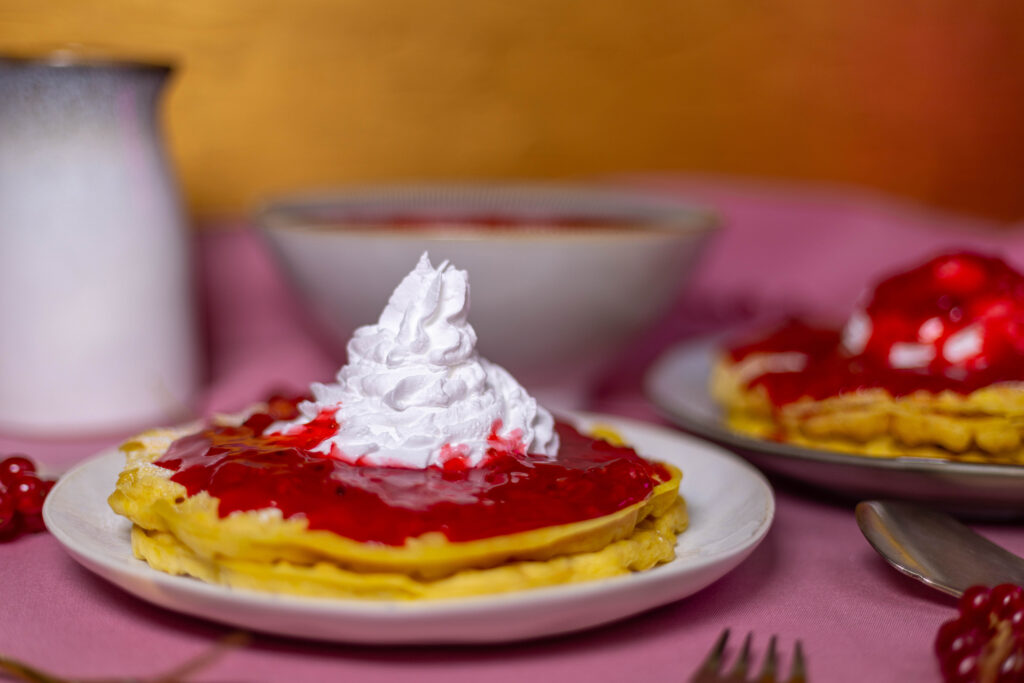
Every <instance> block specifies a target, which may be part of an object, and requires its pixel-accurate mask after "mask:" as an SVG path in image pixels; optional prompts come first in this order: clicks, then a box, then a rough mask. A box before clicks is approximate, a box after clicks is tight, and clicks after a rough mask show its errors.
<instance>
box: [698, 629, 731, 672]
mask: <svg viewBox="0 0 1024 683" xmlns="http://www.w3.org/2000/svg"><path fill="white" fill-rule="evenodd" d="M728 640H729V629H725V630H724V631H722V635H720V636H718V640H717V641H715V645H714V647H712V648H711V652H709V653H708V656H707V659H705V660H704V663H703V664H701V665H700V668H699V669H697V672H696V674H695V676H694V678H693V680H694V681H697V680H700V679H699V677H700V676H705V677H707V676H709V675H715V674H717V673H718V669H719V668H721V666H722V655H724V654H725V643H726V641H728Z"/></svg>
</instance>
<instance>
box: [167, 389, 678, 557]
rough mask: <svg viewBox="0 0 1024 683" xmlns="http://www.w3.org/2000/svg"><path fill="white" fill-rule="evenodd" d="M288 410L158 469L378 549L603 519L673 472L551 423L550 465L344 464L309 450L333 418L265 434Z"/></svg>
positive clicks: (276, 406) (233, 503) (276, 404)
mask: <svg viewBox="0 0 1024 683" xmlns="http://www.w3.org/2000/svg"><path fill="white" fill-rule="evenodd" d="M295 415H296V411H295V402H294V401H289V400H286V399H275V400H274V401H271V404H270V409H269V410H268V412H267V413H259V414H256V415H253V416H252V417H251V418H249V419H248V420H247V421H246V422H245V424H243V425H242V426H239V427H226V426H209V427H207V428H205V429H203V430H202V431H200V432H198V433H196V434H192V435H189V436H185V437H182V438H180V439H178V440H177V441H175V442H174V443H173V444H171V446H170V448H168V450H167V452H166V453H165V454H164V455H163V456H162V457H161V458H160V459H159V460H157V461H156V464H157V465H160V466H161V467H165V468H167V469H169V470H171V471H173V472H174V474H173V475H172V476H171V479H172V480H173V481H176V482H178V483H179V484H181V485H183V486H184V487H185V489H186V490H187V491H188V495H190V496H192V495H195V494H196V493H198V492H200V491H207V492H208V493H210V495H212V496H215V497H216V498H218V499H220V503H219V507H218V514H219V515H220V516H221V517H226V516H227V515H229V514H231V513H232V512H235V511H236V510H237V511H247V510H259V509H263V508H277V509H279V510H281V512H282V514H283V515H284V517H285V518H292V517H305V518H306V519H307V520H309V528H310V529H322V530H325V531H332V532H334V533H336V534H339V535H341V536H345V537H347V538H351V539H353V540H356V541H360V542H371V543H382V544H386V545H402V544H403V543H404V542H405V541H406V539H408V538H415V537H417V536H420V535H422V534H424V533H428V532H435V531H436V532H441V533H443V534H444V535H445V536H446V537H447V538H448V539H449V540H451V541H471V540H475V539H481V538H488V537H492V536H499V535H504V534H511V533H516V532H520V531H528V530H530V529H537V528H541V527H546V526H552V525H557V524H567V523H570V522H577V521H581V520H585V519H591V518H595V517H600V516H603V515H607V514H611V513H613V512H615V511H617V510H621V509H622V508H625V507H628V506H630V505H632V504H634V503H637V502H640V501H642V500H644V499H646V498H647V497H648V496H649V495H650V493H651V491H652V490H653V488H654V487H655V486H657V485H658V484H659V483H661V482H663V481H667V480H668V479H669V477H670V475H669V473H668V471H667V470H666V469H665V468H664V467H663V466H662V465H659V464H656V463H651V462H648V461H646V460H644V459H643V458H641V457H640V456H639V455H637V454H636V452H635V451H633V449H631V448H625V447H619V446H613V445H611V444H609V443H607V442H605V441H600V440H595V439H591V438H589V437H586V436H583V435H581V434H580V433H579V432H577V431H576V430H575V429H573V428H572V427H570V426H569V425H567V424H564V423H558V424H557V425H556V428H557V431H558V435H559V438H560V439H561V446H560V448H559V453H558V457H557V459H554V460H551V459H548V458H547V457H546V456H542V455H527V454H521V453H517V452H515V451H506V450H498V449H491V451H489V456H490V457H489V458H488V460H487V462H486V463H485V464H484V465H483V466H480V467H466V466H465V463H464V461H463V460H462V459H461V458H458V457H456V458H452V459H449V460H448V461H447V462H446V463H445V464H444V465H443V466H440V467H438V466H432V467H428V468H426V469H409V468H400V467H381V466H370V465H359V464H351V463H348V462H346V461H344V460H340V459H336V458H331V457H326V456H324V455H322V454H319V453H313V452H311V451H310V449H311V448H314V447H315V446H316V445H317V444H319V443H320V442H322V441H323V440H325V439H326V438H328V437H329V436H330V435H331V434H332V433H333V431H334V429H335V427H336V423H335V422H334V417H333V415H332V414H330V413H323V414H321V415H320V416H319V417H318V418H317V419H316V420H315V421H314V422H313V423H311V425H310V427H309V428H308V429H305V430H302V431H300V432H299V433H297V434H290V435H288V436H280V435H264V434H263V432H264V431H265V430H266V428H267V427H268V426H269V425H270V424H271V423H272V422H274V421H276V420H285V419H291V418H293V417H295Z"/></svg>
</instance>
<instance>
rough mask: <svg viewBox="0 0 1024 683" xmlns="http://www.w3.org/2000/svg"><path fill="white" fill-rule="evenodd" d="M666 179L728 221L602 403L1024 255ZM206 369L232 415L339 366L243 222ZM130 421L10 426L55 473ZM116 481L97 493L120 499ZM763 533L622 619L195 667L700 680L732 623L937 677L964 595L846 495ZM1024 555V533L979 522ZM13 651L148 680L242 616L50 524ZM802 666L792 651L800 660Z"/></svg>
mask: <svg viewBox="0 0 1024 683" xmlns="http://www.w3.org/2000/svg"><path fill="white" fill-rule="evenodd" d="M629 182H631V183H632V184H634V185H642V186H643V187H645V188H648V189H650V190H652V191H657V192H670V193H683V194H685V195H686V196H690V197H693V198H694V199H695V200H697V201H700V202H703V203H705V204H708V205H710V206H714V207H715V208H717V209H718V210H719V211H720V213H721V214H722V216H723V219H724V221H723V223H724V227H723V230H722V231H721V234H720V235H719V236H718V238H717V239H716V241H715V242H714V243H713V244H712V245H711V247H710V249H709V252H708V254H707V258H706V259H705V260H704V261H703V263H702V265H701V267H700V269H699V272H698V273H697V274H696V276H695V278H694V281H693V283H692V286H691V288H690V289H689V291H688V293H687V294H686V295H683V296H681V297H680V299H679V301H678V302H677V304H676V306H675V308H674V310H673V311H672V313H671V314H670V315H669V316H666V318H665V319H664V320H663V321H662V322H661V323H659V324H658V325H657V326H655V327H654V329H652V330H651V332H650V334H648V335H646V336H645V337H644V338H643V339H640V340H637V343H636V344H635V345H634V346H633V347H631V349H630V350H628V351H627V352H626V353H624V354H623V356H622V358H621V359H620V361H619V362H618V363H617V364H616V367H617V370H616V371H615V372H613V373H610V374H609V375H608V376H607V377H606V378H605V380H604V381H603V382H602V383H600V385H599V387H598V390H597V393H596V394H595V398H594V405H593V406H592V407H593V408H595V409H598V410H604V411H607V412H616V413H622V414H627V415H631V416H633V417H639V418H643V419H651V420H654V419H656V418H655V417H654V413H653V411H652V410H651V407H650V406H649V405H647V403H646V402H645V401H644V399H643V397H642V395H641V394H640V393H639V378H640V376H641V373H642V370H643V368H644V367H645V365H646V364H647V363H649V362H650V360H651V359H653V357H654V356H655V355H656V354H657V353H658V352H659V351H660V350H662V349H664V348H666V347H667V346H668V345H670V344H672V343H674V342H676V341H679V340H682V339H685V338H687V337H689V336H692V335H694V334H697V333H700V332H703V331H709V330H714V329H718V328H720V327H722V326H724V325H726V324H729V323H734V322H737V321H743V320H749V319H754V318H760V317H761V316H762V315H770V314H771V313H773V312H777V311H779V310H781V309H783V308H787V309H788V308H795V309H800V310H804V311H809V312H815V313H822V314H827V315H841V314H842V312H843V311H844V310H845V309H846V308H848V306H849V305H850V303H851V302H852V301H853V299H854V298H855V297H856V295H857V293H858V291H859V290H860V287H861V283H863V282H864V281H865V280H866V279H869V278H871V277H873V276H875V275H877V274H878V273H879V272H882V271H884V270H887V269H891V268H892V267H894V266H899V265H902V264H904V263H906V262H908V261H913V260H915V259H916V258H918V257H919V256H921V255H924V254H927V253H931V252H933V251H935V250H936V249H937V248H939V247H940V246H942V245H947V244H957V245H970V246H974V247H978V248H988V249H999V250H1001V251H1003V252H1004V253H1006V254H1008V255H1009V256H1010V258H1011V259H1012V260H1013V261H1014V262H1015V263H1016V264H1017V265H1024V236H1021V235H1020V234H1019V233H1014V232H1002V233H999V234H994V233H990V232H987V231H986V230H985V227H986V226H984V225H981V224H979V223H977V222H972V221H968V220H965V219H956V218H951V217H947V216H941V215H935V214H930V213H928V212H924V211H919V210H916V209H914V208H912V207H907V206H903V205H899V204H896V203H893V202H889V201H886V200H884V199H881V198H878V197H873V196H863V195H852V194H843V193H840V192H835V191H829V192H824V191H808V190H804V191H797V190H795V189H788V188H778V187H766V186H756V185H742V184H737V183H734V182H723V181H711V180H699V181H695V180H692V179H690V180H684V179H671V178H634V179H630V181H629ZM200 255H201V266H202V268H201V271H202V273H203V276H204V277H203V280H204V281H203V288H202V289H203V292H204V293H205V302H206V309H205V312H206V316H205V317H206V320H207V327H208V330H209V339H208V342H209V349H210V359H211V362H210V383H209V387H208V390H207V391H206V393H205V395H204V396H203V397H202V402H201V405H200V406H199V409H200V411H202V412H208V411H211V410H235V409H237V408H240V407H242V406H244V405H246V404H248V403H250V402H252V401H253V400H256V399H258V398H260V397H262V396H265V395H266V394H267V393H268V392H269V391H271V390H272V389H274V388H277V387H282V386H284V387H292V388H301V387H304V386H305V385H306V384H307V383H308V382H309V381H311V380H314V379H324V378H327V377H330V376H331V375H332V374H333V372H334V370H335V369H336V368H335V365H336V363H335V362H334V361H333V360H332V359H331V358H329V357H328V356H327V355H326V354H325V352H324V351H323V350H321V349H320V347H319V346H318V345H317V344H316V343H315V342H314V341H312V339H311V338H310V337H309V336H308V335H307V334H306V332H305V331H304V328H303V326H302V324H301V319H300V315H299V314H298V312H297V307H296V304H295V302H294V301H293V300H292V299H291V297H290V295H289V294H288V293H287V292H286V291H285V289H284V287H283V286H282V283H281V281H280V279H279V277H278V275H277V273H276V271H275V270H274V268H273V266H272V264H271V263H270V261H269V259H268V256H267V254H266V252H265V251H264V249H263V246H262V244H261V243H260V242H259V240H258V239H256V238H255V236H254V235H253V234H252V233H251V232H249V231H247V230H244V229H225V230H220V231H215V232H212V233H207V234H204V235H203V237H202V238H201V240H200ZM117 440H118V435H110V436H109V437H106V438H92V439H88V440H81V441H64V442H33V441H26V440H23V439H17V438H14V437H10V436H7V437H0V452H10V451H12V450H24V451H26V452H29V453H31V454H32V455H33V456H35V457H36V458H37V459H39V460H40V461H42V462H43V463H44V465H45V466H46V467H47V468H49V469H50V470H53V471H59V470H61V469H64V468H66V467H67V466H69V465H71V464H73V463H74V462H77V461H79V460H81V459H83V458H85V457H87V456H89V455H91V454H93V453H95V452H98V451H99V450H101V449H103V448H105V447H107V446H110V445H112V444H114V443H116V442H117ZM106 494H107V492H105V491H104V492H97V495H104V496H105V495H106ZM777 504H778V509H777V516H776V520H775V524H774V527H773V528H772V530H771V532H770V533H769V535H768V537H767V538H766V540H765V541H764V543H763V544H762V545H761V546H760V547H759V548H758V549H757V550H756V551H755V552H754V553H753V555H752V556H751V557H750V558H749V559H748V560H747V561H746V562H745V563H744V564H742V565H741V566H740V567H739V568H737V569H736V570H735V571H733V572H732V573H730V574H729V575H727V576H726V577H724V578H723V579H721V580H719V581H718V582H717V583H715V584H714V585H712V586H710V587H709V588H707V589H705V590H703V591H701V592H700V593H698V594H696V595H694V596H692V597H690V598H687V599H685V600H681V601H679V602H676V603H673V604H670V605H667V606H664V607H661V608H659V609H656V610H653V611H651V612H648V613H646V614H642V615H640V616H637V617H634V618H631V619H628V620H626V621H622V622H619V623H616V624H612V625H609V626H605V627H602V628H598V629H595V630H590V631H586V632H582V633H579V634H575V635H569V636H564V637H559V638H549V639H545V640H542V641H534V642H526V643H513V644H508V645H502V646H491V647H430V648H395V647H365V646H347V645H338V644H322V643H315V642H304V641H298V640H289V639H286V638H278V637H271V636H263V635H257V636H256V637H255V639H254V640H253V642H252V643H251V644H250V645H248V646H247V647H245V648H244V649H241V650H236V651H232V652H230V653H229V654H227V655H226V656H225V657H224V658H222V659H221V660H219V661H218V662H217V663H216V664H215V665H214V666H212V667H210V668H209V669H207V670H205V671H204V672H203V673H202V674H200V675H198V676H197V677H196V679H195V680H199V681H284V680H287V681H326V680H336V681H360V682H362V683H372V682H375V681H420V682H422V681H428V682H429V681H444V682H445V683H458V682H462V681H466V682H470V681H473V682H475V681H482V680H486V681H489V682H490V683H502V682H506V681H508V682H512V681H515V682H520V681H524V680H531V681H562V682H563V683H569V682H572V681H587V682H588V683H595V682H599V681H633V680H643V681H647V682H650V683H657V682H660V681H665V682H666V683H668V682H670V681H671V682H676V681H680V680H685V678H686V676H687V675H688V674H689V672H691V671H692V670H693V668H694V667H695V666H696V665H697V663H698V662H699V660H700V659H701V657H702V656H703V655H704V653H705V652H706V651H707V649H708V648H709V647H710V645H711V644H712V642H713V641H714V639H715V637H716V636H717V635H718V633H719V632H720V631H721V630H722V628H724V627H726V626H730V627H732V628H733V629H734V631H738V632H740V633H743V632H745V631H748V630H749V631H752V632H754V633H755V634H756V636H755V638H756V640H755V642H756V643H757V645H759V646H760V648H759V651H763V646H764V645H765V643H766V642H767V639H768V637H769V636H770V635H771V634H773V633H774V634H778V636H779V638H780V646H781V648H782V650H783V652H786V653H788V652H789V651H790V650H791V648H792V645H793V642H794V640H795V639H797V638H800V639H802V640H803V642H804V645H805V649H806V652H807V653H808V658H809V667H810V673H811V680H813V681H838V682H843V681H850V682H854V681H856V682H858V683H860V682H863V681H869V680H870V681H910V682H913V681H933V680H936V678H937V675H938V671H937V667H936V665H935V663H934V658H933V655H932V652H931V643H932V638H933V636H934V633H935V630H936V629H937V628H938V626H939V624H940V623H941V622H942V621H943V620H945V619H947V618H949V617H950V616H951V615H952V614H953V612H954V608H953V601H952V600H951V599H948V598H946V597H944V596H942V595H940V594H938V593H936V592H934V591H930V590H929V589H926V588H924V587H921V586H919V585H918V584H916V583H914V582H913V581H911V580H909V579H907V578H905V577H903V576H901V575H899V574H897V573H896V572H895V571H894V570H892V569H890V568H889V567H888V565H886V564H884V562H883V561H882V560H881V559H880V558H879V557H878V556H877V555H875V553H874V551H873V550H871V548H870V547H869V546H868V545H867V543H866V542H865V541H864V540H863V538H862V537H861V535H860V533H859V531H858V529H857V526H856V523H855V522H854V519H853V515H852V510H851V508H850V506H849V505H848V504H842V503H834V502H830V501H829V500H828V499H827V497H826V496H818V497H807V496H806V495H801V494H798V493H796V492H794V491H792V490H790V489H789V488H787V487H785V486H782V485H780V487H779V488H778V489H777ZM978 528H979V530H981V531H982V532H983V533H985V534H986V535H988V536H989V537H990V538H992V539H993V540H994V541H996V542H998V543H1001V544H1003V545H1005V546H1006V547H1008V548H1010V549H1011V550H1013V551H1015V552H1017V553H1020V554H1024V528H1022V527H1021V526H1016V525H1003V526H997V525H983V526H980V527H978ZM0 586H2V587H3V598H2V600H0V653H3V654H6V655H9V656H13V657H17V658H20V659H24V660H26V661H28V662H32V663H35V664H38V665H41V666H45V667H48V668H51V669H52V670H53V671H55V672H56V673H59V674H63V675H68V676H78V677H89V676H93V677H95V676H107V677H113V676H119V677H126V676H139V675H145V674H153V673H156V672H157V671H161V670H163V669H166V668H169V667H170V666H172V665H174V664H176V663H180V662H181V661H183V660H184V659H186V658H188V657H191V656H193V655H195V654H197V653H198V652H200V651H202V650H203V649H204V648H206V647H207V646H208V645H209V644H210V643H211V641H213V640H214V639H215V638H216V637H217V636H219V635H220V634H223V633H226V632H227V631H228V630H229V629H227V628H226V627H222V626H220V625H217V624H214V623H209V622H204V621H201V620H198V619H194V618H191V617H187V616H182V615H179V614H176V613H174V612H170V611H167V610H164V609H161V608H158V607H155V606H151V605H149V604H147V603H145V602H142V601H140V600H138V599H136V598H133V597H131V596H129V595H127V594H126V593H124V592H122V591H121V590H119V589H118V588H116V587H114V586H112V585H109V584H107V583H106V582H105V581H103V580H102V579H99V578H97V577H95V576H93V575H92V574H91V573H89V572H88V571H87V570H85V569H83V568H81V567H79V566H78V565H77V564H76V563H75V562H74V561H73V560H71V558H70V557H69V556H68V555H66V554H65V553H64V551H63V550H62V549H61V548H60V546H59V545H58V544H57V543H56V541H55V540H54V539H53V538H52V537H50V536H49V535H46V534H38V535H34V536H29V537H23V538H20V539H18V540H16V541H14V542H10V543H7V544H3V545H0ZM786 659H787V661H788V656H787V657H786Z"/></svg>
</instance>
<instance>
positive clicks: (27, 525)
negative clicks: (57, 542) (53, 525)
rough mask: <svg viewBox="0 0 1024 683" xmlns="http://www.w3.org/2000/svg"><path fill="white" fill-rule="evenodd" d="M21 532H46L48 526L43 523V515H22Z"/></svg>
mask: <svg viewBox="0 0 1024 683" xmlns="http://www.w3.org/2000/svg"><path fill="white" fill-rule="evenodd" d="M21 530H22V531H24V532H25V533H26V534H34V533H36V532H39V531H46V524H44V523H43V516H42V515H22V516H21Z"/></svg>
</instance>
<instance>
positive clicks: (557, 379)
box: [257, 185, 716, 408]
mask: <svg viewBox="0 0 1024 683" xmlns="http://www.w3.org/2000/svg"><path fill="white" fill-rule="evenodd" d="M257 221H258V224H259V225H260V227H261V229H262V231H263V233H264V234H265V236H266V238H267V239H268V241H269V244H270V245H271V247H272V251H273V252H274V253H275V254H276V256H277V258H278V260H279V262H280V264H281V265H282V266H283V268H284V271H285V272H286V273H287V275H288V276H289V278H290V280H291V281H292V283H293V284H294V286H295V288H296V289H297V291H298V292H299V293H300V295H301V296H302V298H303V299H304V300H305V301H306V302H307V303H308V304H309V307H310V311H311V312H312V314H313V317H314V319H315V320H316V321H318V322H319V323H320V325H321V326H322V327H323V328H324V330H326V331H327V332H328V338H329V339H331V340H333V342H334V344H335V347H336V351H338V358H339V365H340V364H341V363H342V362H343V361H344V353H343V349H344V345H345V343H346V342H347V341H348V339H349V337H350V336H351V334H352V331H353V330H354V329H355V328H356V327H358V326H359V325H364V324H368V323H372V322H375V321H376V320H377V317H378V316H379V315H380V312H381V310H382V309H383V307H384V305H385V303H387V300H388V297H389V295H390V294H391V291H392V290H393V289H394V287H395V286H396V285H397V284H398V282H399V281H400V280H401V278H402V277H403V276H404V275H405V274H406V273H407V272H409V271H410V270H411V269H412V267H413V266H414V265H415V264H416V260H417V259H418V258H419V256H420V254H421V253H423V252H424V251H428V252H429V253H430V258H431V260H432V261H433V262H434V264H435V265H436V264H437V263H439V262H440V261H441V260H443V259H449V260H450V261H451V262H452V263H453V264H455V265H456V266H457V267H458V268H462V269H465V270H467V271H468V272H469V282H470V287H471V291H472V309H471V312H470V316H469V320H470V322H471V323H472V325H473V326H474V327H475V328H476V331H477V336H478V338H479V349H480V352H481V353H482V354H483V355H484V357H486V358H489V359H490V360H492V361H494V362H496V363H499V364H501V365H503V366H505V367H506V368H507V369H508V370H509V371H510V372H512V374H513V375H514V376H516V377H517V378H518V379H519V380H520V382H521V383H523V384H524V385H525V386H526V387H527V389H528V390H530V391H533V392H534V393H536V394H538V397H539V398H541V399H542V400H545V401H546V402H547V403H548V404H549V405H554V407H558V408H571V407H575V406H576V405H577V404H578V403H579V400H578V399H579V398H580V397H581V396H582V395H583V392H584V390H585V388H586V382H587V381H588V380H589V379H591V378H592V377H593V374H594V373H595V372H596V371H597V370H599V369H600V368H601V367H602V364H605V363H607V362H608V361H609V360H610V358H611V357H612V355H613V354H614V353H615V352H616V351H618V350H619V349H620V348H621V346H622V344H623V343H625V342H626V341H628V340H629V339H630V338H631V337H633V336H634V335H636V334H637V333H638V332H639V331H640V330H641V329H643V328H644V327H645V326H647V325H649V324H651V323H652V322H653V321H654V320H655V319H657V318H658V316H659V315H660V314H662V313H663V312H664V311H665V309H666V307H667V306H668V305H669V304H670V303H671V301H672V299H673V298H674V296H676V295H677V293H678V292H679V291H680V287H681V285H682V283H683V281H684V279H685V277H686V275H687V274H688V273H689V272H690V270H691V269H692V267H693V265H694V263H695V261H696V259H697V256H698V254H699V253H700V250H701V246H702V245H703V244H704V242H705V240H706V238H707V237H708V236H709V234H710V233H711V232H712V230H713V228H714V227H715V224H716V221H715V219H714V218H713V217H712V215H711V214H710V213H708V212H707V211H705V210H703V209H700V208H697V207H694V206H693V205H691V204H688V203H685V202H682V201H679V200H675V199H671V198H664V197H652V196H649V195H642V194H637V193H628V192H621V191H611V190H599V189H594V188H586V187H578V186H553V185H498V186H495V185H478V186H419V187H416V186H410V187H402V186H396V187H384V188H365V189H354V190H346V191H342V192H336V193H331V194H325V195H318V196H304V197H294V198H286V199H282V200H279V201H276V202H273V203H271V204H269V205H267V206H266V207H265V208H264V209H262V210H261V211H260V212H259V214H258V216H257Z"/></svg>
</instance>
